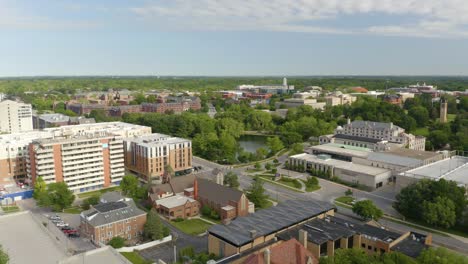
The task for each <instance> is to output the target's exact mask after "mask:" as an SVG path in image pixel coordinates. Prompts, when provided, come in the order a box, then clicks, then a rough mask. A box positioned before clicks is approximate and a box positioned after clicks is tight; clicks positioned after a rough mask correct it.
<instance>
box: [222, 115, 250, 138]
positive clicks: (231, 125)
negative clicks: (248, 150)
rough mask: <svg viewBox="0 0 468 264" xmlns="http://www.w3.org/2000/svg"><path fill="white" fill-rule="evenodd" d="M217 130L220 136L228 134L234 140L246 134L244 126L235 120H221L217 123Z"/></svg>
mask: <svg viewBox="0 0 468 264" xmlns="http://www.w3.org/2000/svg"><path fill="white" fill-rule="evenodd" d="M216 129H217V130H218V134H219V135H221V134H222V133H223V132H227V133H229V134H230V135H231V136H233V137H234V138H239V137H240V136H241V135H242V133H243V132H244V124H243V123H242V122H239V121H237V120H235V119H233V118H229V117H227V118H220V119H218V120H217V122H216Z"/></svg>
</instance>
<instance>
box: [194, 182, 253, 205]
mask: <svg viewBox="0 0 468 264" xmlns="http://www.w3.org/2000/svg"><path fill="white" fill-rule="evenodd" d="M197 183H198V196H199V197H203V198H205V199H208V200H209V201H213V202H215V203H217V204H220V205H221V206H225V205H228V204H229V201H235V202H237V201H239V200H240V199H241V197H242V195H244V193H243V192H241V191H239V190H236V189H233V188H229V187H226V186H223V185H219V184H217V183H216V182H214V181H210V180H207V179H197Z"/></svg>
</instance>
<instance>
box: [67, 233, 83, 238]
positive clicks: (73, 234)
mask: <svg viewBox="0 0 468 264" xmlns="http://www.w3.org/2000/svg"><path fill="white" fill-rule="evenodd" d="M68 237H80V234H79V233H70V234H68Z"/></svg>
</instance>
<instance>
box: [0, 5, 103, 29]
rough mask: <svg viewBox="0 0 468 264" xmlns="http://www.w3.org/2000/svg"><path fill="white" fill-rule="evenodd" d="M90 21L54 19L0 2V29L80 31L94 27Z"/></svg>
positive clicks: (93, 23)
mask: <svg viewBox="0 0 468 264" xmlns="http://www.w3.org/2000/svg"><path fill="white" fill-rule="evenodd" d="M97 25H98V24H97V23H95V22H91V21H72V20H63V19H54V18H52V17H50V16H47V15H38V14H34V12H33V11H31V10H25V9H24V8H19V7H17V6H16V5H15V4H14V2H13V1H8V0H0V29H54V30H57V29H58V30H60V29H78V28H80V29H82V28H92V27H96V26H97Z"/></svg>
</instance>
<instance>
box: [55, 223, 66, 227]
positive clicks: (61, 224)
mask: <svg viewBox="0 0 468 264" xmlns="http://www.w3.org/2000/svg"><path fill="white" fill-rule="evenodd" d="M55 225H56V226H57V227H66V226H68V224H67V223H64V222H59V223H56V224H55Z"/></svg>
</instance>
